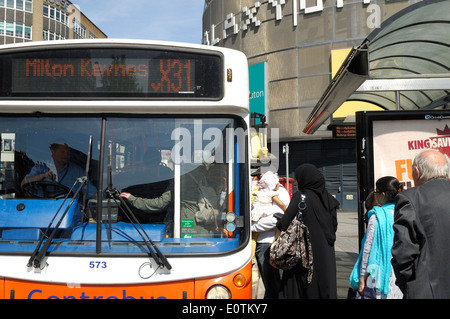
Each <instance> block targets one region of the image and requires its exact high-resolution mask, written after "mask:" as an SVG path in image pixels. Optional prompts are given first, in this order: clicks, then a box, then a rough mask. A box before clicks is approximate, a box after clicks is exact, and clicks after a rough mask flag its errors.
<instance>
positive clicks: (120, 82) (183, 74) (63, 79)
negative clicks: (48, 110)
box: [0, 48, 223, 99]
mask: <svg viewBox="0 0 450 319" xmlns="http://www.w3.org/2000/svg"><path fill="white" fill-rule="evenodd" d="M0 67H1V70H2V72H1V76H0V77H1V82H2V83H1V92H0V98H1V97H3V98H14V97H127V98H129V97H136V98H140V97H141V98H142V97H164V98H168V97H174V98H215V99H216V98H220V96H221V92H222V91H223V90H222V89H221V88H222V83H221V82H222V78H223V77H222V71H221V70H222V62H221V57H220V56H218V55H204V54H195V53H184V52H176V51H155V50H127V49H114V48H111V49H104V48H103V49H98V50H96V49H89V50H52V51H36V52H28V53H23V54H14V55H0Z"/></svg>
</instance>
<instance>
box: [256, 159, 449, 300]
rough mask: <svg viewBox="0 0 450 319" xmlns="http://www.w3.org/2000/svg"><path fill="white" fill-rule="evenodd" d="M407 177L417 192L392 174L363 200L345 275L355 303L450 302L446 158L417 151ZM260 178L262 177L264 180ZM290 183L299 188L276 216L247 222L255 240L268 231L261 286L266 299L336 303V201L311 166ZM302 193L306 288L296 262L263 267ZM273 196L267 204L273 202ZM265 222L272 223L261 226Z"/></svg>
mask: <svg viewBox="0 0 450 319" xmlns="http://www.w3.org/2000/svg"><path fill="white" fill-rule="evenodd" d="M271 174H273V173H271V172H269V175H271ZM412 175H413V180H414V187H412V188H409V189H406V190H403V186H402V184H401V183H400V182H399V181H398V180H397V178H395V177H392V176H384V177H381V178H379V179H378V180H377V181H376V187H375V190H374V191H373V192H372V193H371V194H369V196H368V197H367V199H366V209H367V229H366V233H365V235H364V237H363V239H362V242H361V251H360V253H359V256H358V259H357V261H356V263H355V265H354V268H353V271H352V272H351V275H350V278H349V283H350V287H351V288H350V290H353V291H354V292H355V298H357V299H358V298H372V299H401V298H410V299H417V298H419V299H423V298H433V299H447V298H450V285H449V280H450V279H449V278H450V268H449V267H447V265H448V264H449V263H450V250H448V249H446V246H445V245H446V243H447V241H448V238H449V234H450V232H449V230H450V205H449V204H450V203H449V201H450V196H449V194H450V160H449V158H448V157H447V155H445V154H443V153H441V152H439V151H438V150H425V151H422V152H420V153H419V154H418V155H417V156H416V157H415V159H414V161H413V164H412ZM258 178H260V179H264V175H262V176H258ZM295 182H296V183H297V189H298V190H299V191H298V192H296V193H295V194H294V195H293V196H292V199H291V200H290V202H289V203H286V202H285V203H284V204H285V205H286V209H285V211H284V214H283V215H282V217H281V219H279V220H278V221H276V218H269V217H268V216H265V217H263V218H261V219H259V220H256V221H253V222H252V231H254V232H260V231H261V232H260V233H258V238H259V235H261V234H267V236H264V235H263V238H264V240H265V245H264V246H263V245H262V244H259V247H260V249H261V252H262V251H263V252H264V253H263V254H262V253H260V254H257V256H256V257H257V260H258V267H259V269H260V272H261V277H262V281H263V283H264V285H265V289H266V293H265V295H264V298H289V299H291V298H300V299H319V298H337V285H336V261H335V251H334V241H335V239H336V230H337V218H336V211H337V209H338V207H339V203H338V202H337V201H336V199H334V197H333V196H331V195H330V194H329V193H328V191H327V190H326V188H325V180H324V178H323V176H322V174H321V173H320V171H319V170H318V169H317V168H316V167H315V166H313V165H311V164H303V165H300V166H299V167H298V168H297V169H296V170H295ZM260 185H261V186H263V183H262V184H260ZM301 193H302V194H305V193H306V206H307V210H306V214H305V215H304V223H305V224H306V226H307V227H308V229H309V233H310V237H311V238H310V239H311V246H312V251H313V260H314V273H313V279H312V281H311V282H310V283H308V282H307V280H306V276H307V270H306V269H303V268H302V267H301V266H300V265H299V266H296V267H294V268H293V269H291V270H288V271H280V270H277V269H275V268H273V267H272V266H270V264H269V263H268V262H267V259H268V257H267V256H268V252H267V250H270V242H271V241H273V237H272V233H273V231H274V230H275V229H278V230H281V231H283V230H286V229H287V228H288V226H289V224H290V223H291V221H292V220H293V218H294V217H295V216H296V214H297V210H298V208H297V206H298V204H299V201H300V194H301ZM271 194H273V193H271ZM254 195H255V196H258V195H257V194H256V193H255V194H254ZM272 199H273V201H272V205H274V206H276V205H278V204H277V201H276V200H275V199H274V197H272ZM278 208H279V209H282V208H281V206H278ZM258 209H259V208H256V207H255V210H258ZM274 211H275V210H274ZM262 219H265V220H270V221H271V224H269V223H267V224H266V228H260V227H261V225H259V221H260V220H262ZM269 226H273V227H272V228H271V229H270V228H269ZM269 232H270V235H269ZM258 242H260V243H262V240H261V241H260V240H259V239H257V243H258ZM257 247H258V246H257ZM267 247H268V248H267ZM278 276H279V277H278ZM273 278H280V281H277V280H273ZM267 290H268V291H267Z"/></svg>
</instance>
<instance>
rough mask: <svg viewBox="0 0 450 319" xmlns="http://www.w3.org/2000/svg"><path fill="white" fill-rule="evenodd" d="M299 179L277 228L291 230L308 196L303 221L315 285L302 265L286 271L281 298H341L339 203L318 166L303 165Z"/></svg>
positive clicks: (298, 173) (284, 272)
mask: <svg viewBox="0 0 450 319" xmlns="http://www.w3.org/2000/svg"><path fill="white" fill-rule="evenodd" d="M295 179H296V182H297V185H298V186H297V188H298V189H299V191H298V192H296V193H295V194H294V195H293V197H292V200H291V202H290V204H289V207H288V208H287V210H286V212H285V213H284V216H283V217H282V218H281V220H280V221H279V222H278V223H277V228H278V229H280V230H282V231H283V230H286V229H287V228H288V227H289V224H290V223H291V222H292V220H293V219H294V217H295V216H296V215H297V212H298V204H299V202H300V194H301V192H302V193H303V194H305V195H306V199H305V202H306V210H305V211H304V212H303V220H304V223H305V225H306V226H307V227H308V229H309V233H310V240H311V246H312V251H313V265H314V272H313V277H312V281H311V283H310V284H307V279H306V276H307V270H306V269H303V268H302V267H301V265H300V264H299V265H297V266H295V267H294V268H293V269H291V270H289V271H283V276H282V280H281V290H280V298H289V299H291V298H302V299H318V298H337V285H336V259H335V252H334V242H335V240H336V229H337V216H336V209H337V208H338V207H339V202H338V201H337V200H336V199H335V198H334V197H333V196H331V194H330V193H328V191H327V190H326V188H325V179H324V177H323V175H322V174H321V173H320V171H319V170H318V169H317V168H316V167H315V166H314V165H312V164H302V165H300V166H299V167H297V169H296V170H295Z"/></svg>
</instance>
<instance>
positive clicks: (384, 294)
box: [350, 176, 403, 299]
mask: <svg viewBox="0 0 450 319" xmlns="http://www.w3.org/2000/svg"><path fill="white" fill-rule="evenodd" d="M402 190H403V185H402V184H400V182H399V181H398V180H397V179H396V178H395V177H392V176H385V177H382V178H380V179H378V180H377V182H376V190H375V192H374V194H373V205H372V206H373V208H372V209H370V210H369V212H368V213H367V216H368V218H369V221H368V224H367V230H366V234H365V235H364V238H363V240H362V243H361V245H362V249H361V252H360V254H359V257H358V260H357V262H356V264H355V267H354V268H353V271H352V273H351V275H350V285H351V286H352V288H353V289H354V290H355V291H358V293H359V294H362V293H363V291H364V288H365V287H366V286H368V287H373V288H375V292H376V297H377V298H380V299H386V298H401V297H402V294H401V291H400V290H399V289H398V287H396V286H395V277H394V273H393V271H392V265H391V259H392V254H391V248H392V244H393V240H394V229H393V223H394V198H395V196H396V195H397V194H398V193H399V192H401V191H402Z"/></svg>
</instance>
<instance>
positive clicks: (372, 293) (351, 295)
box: [347, 286, 377, 299]
mask: <svg viewBox="0 0 450 319" xmlns="http://www.w3.org/2000/svg"><path fill="white" fill-rule="evenodd" d="M347 299H377V293H376V290H375V288H371V287H367V286H365V287H364V290H363V294H362V295H361V294H360V293H359V292H358V291H356V290H354V289H353V288H351V287H350V288H348V292H347Z"/></svg>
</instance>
